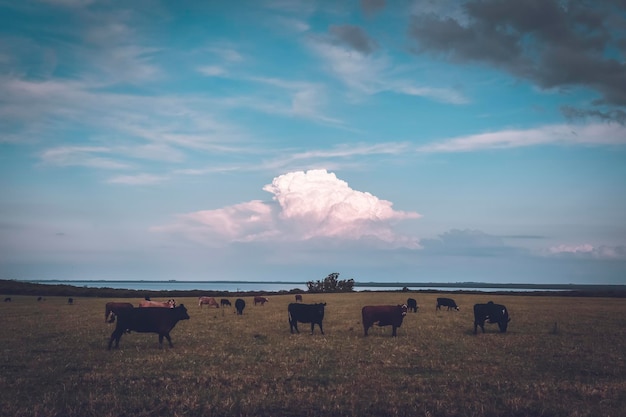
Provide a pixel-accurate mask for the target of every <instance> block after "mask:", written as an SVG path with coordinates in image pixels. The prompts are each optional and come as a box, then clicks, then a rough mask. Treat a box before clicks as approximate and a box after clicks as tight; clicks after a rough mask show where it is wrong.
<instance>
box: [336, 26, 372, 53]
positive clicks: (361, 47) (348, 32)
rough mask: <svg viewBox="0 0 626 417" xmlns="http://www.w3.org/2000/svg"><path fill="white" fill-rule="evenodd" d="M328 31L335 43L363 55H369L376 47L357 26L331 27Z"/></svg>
mask: <svg viewBox="0 0 626 417" xmlns="http://www.w3.org/2000/svg"><path fill="white" fill-rule="evenodd" d="M329 31H330V33H331V34H332V35H333V36H334V37H335V39H336V40H337V41H339V42H340V43H342V44H344V45H347V46H349V47H350V48H352V49H354V50H357V51H359V52H361V53H363V54H370V53H372V52H374V50H376V48H377V47H378V45H377V44H376V42H375V41H374V40H373V39H370V37H369V36H367V33H365V31H364V30H363V29H361V28H360V27H358V26H354V25H341V26H331V27H330V29H329Z"/></svg>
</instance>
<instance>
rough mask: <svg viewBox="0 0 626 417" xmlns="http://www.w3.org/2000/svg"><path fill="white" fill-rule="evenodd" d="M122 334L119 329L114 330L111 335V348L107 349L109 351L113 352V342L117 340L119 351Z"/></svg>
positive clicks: (116, 344)
mask: <svg viewBox="0 0 626 417" xmlns="http://www.w3.org/2000/svg"><path fill="white" fill-rule="evenodd" d="M122 333H123V332H118V331H117V329H115V330H113V333H111V338H110V339H109V346H108V348H107V349H108V350H111V345H112V344H113V340H115V349H118V348H119V347H120V338H121V337H122Z"/></svg>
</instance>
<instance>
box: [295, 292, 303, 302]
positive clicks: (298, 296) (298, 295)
mask: <svg viewBox="0 0 626 417" xmlns="http://www.w3.org/2000/svg"><path fill="white" fill-rule="evenodd" d="M298 301H300V302H302V296H301V295H300V294H296V303H297V302H298Z"/></svg>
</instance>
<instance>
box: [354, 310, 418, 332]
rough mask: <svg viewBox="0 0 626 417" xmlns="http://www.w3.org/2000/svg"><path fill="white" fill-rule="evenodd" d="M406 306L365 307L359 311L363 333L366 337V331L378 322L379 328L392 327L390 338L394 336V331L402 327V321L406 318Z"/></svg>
mask: <svg viewBox="0 0 626 417" xmlns="http://www.w3.org/2000/svg"><path fill="white" fill-rule="evenodd" d="M406 312H407V306H406V304H403V305H396V306H365V307H363V309H362V310H361V316H362V318H363V331H364V332H365V336H367V330H368V329H369V328H370V327H372V326H373V325H374V323H376V322H378V325H379V326H392V332H391V336H394V337H395V336H396V329H397V328H398V327H400V326H402V320H403V319H404V316H406Z"/></svg>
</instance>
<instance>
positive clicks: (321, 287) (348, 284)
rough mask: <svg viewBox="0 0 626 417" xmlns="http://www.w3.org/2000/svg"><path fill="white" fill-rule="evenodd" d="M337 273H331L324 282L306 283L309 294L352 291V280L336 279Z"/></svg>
mask: <svg viewBox="0 0 626 417" xmlns="http://www.w3.org/2000/svg"><path fill="white" fill-rule="evenodd" d="M338 278H339V273H338V272H333V273H332V274H329V275H328V276H327V277H326V278H324V280H318V281H309V282H307V283H306V286H307V288H308V289H309V292H350V291H354V279H352V278H350V279H342V280H340V279H338Z"/></svg>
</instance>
